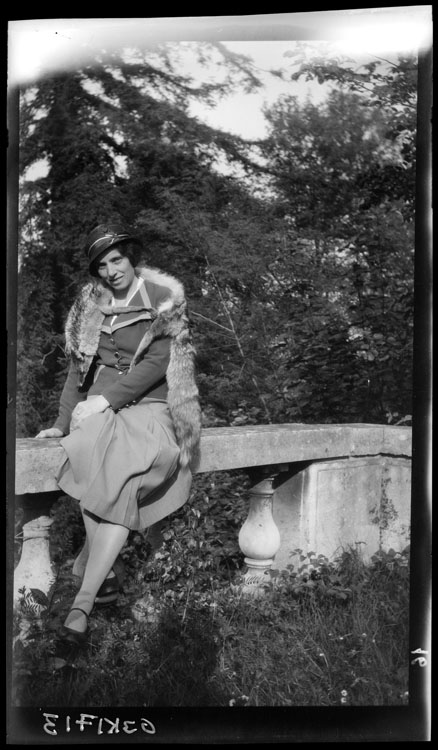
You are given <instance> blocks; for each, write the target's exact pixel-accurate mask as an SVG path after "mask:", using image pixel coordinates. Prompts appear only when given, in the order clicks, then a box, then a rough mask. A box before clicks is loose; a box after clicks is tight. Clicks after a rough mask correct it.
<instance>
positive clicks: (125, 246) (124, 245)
mask: <svg viewBox="0 0 438 750" xmlns="http://www.w3.org/2000/svg"><path fill="white" fill-rule="evenodd" d="M110 250H118V251H119V253H120V255H123V257H124V258H128V260H129V262H130V264H131V266H133V268H135V267H136V266H137V265H138V263H139V261H140V258H141V247H139V246H138V245H137V244H136V243H135V242H129V241H128V242H120V243H119V244H118V245H113V246H112V247H110V248H108V249H107V250H104V251H103V252H102V253H101V254H100V255H98V256H97V258H95V259H94V260H93V262H92V263H91V265H90V273H91V275H92V276H96V277H97V278H99V272H98V270H97V269H98V266H99V262H100V259H101V257H102V256H103V255H105V254H106V253H108V252H109V251H110Z"/></svg>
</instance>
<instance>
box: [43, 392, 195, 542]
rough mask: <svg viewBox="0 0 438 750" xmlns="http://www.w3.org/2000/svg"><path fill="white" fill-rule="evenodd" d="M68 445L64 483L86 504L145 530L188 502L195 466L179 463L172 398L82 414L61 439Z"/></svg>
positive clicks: (62, 485)
mask: <svg viewBox="0 0 438 750" xmlns="http://www.w3.org/2000/svg"><path fill="white" fill-rule="evenodd" d="M61 445H62V447H63V448H64V451H65V459H64V460H63V462H62V464H61V466H60V468H59V470H58V473H57V482H58V485H59V487H60V488H61V489H62V490H63V491H64V492H65V493H66V494H67V495H70V496H71V497H74V498H76V499H77V500H79V501H80V506H81V508H82V510H87V511H89V512H90V513H93V514H94V515H96V516H98V517H99V518H102V519H104V520H106V521H109V522H111V523H115V524H119V525H121V526H126V527H127V528H129V529H131V530H142V529H145V528H147V527H148V526H151V525H152V524H154V523H156V522H157V521H160V520H161V519H162V518H164V517H165V516H168V515H169V514H170V513H173V512H174V511H175V510H177V509H178V508H180V507H181V506H182V505H184V503H185V502H186V500H187V498H188V496H189V493H190V486H191V482H192V474H191V472H190V469H186V468H184V469H182V468H181V467H180V466H179V463H178V458H179V447H178V445H177V443H176V439H175V433H174V429H173V424H172V420H171V417H170V413H169V410H168V406H167V403H166V402H164V401H161V400H160V401H159V400H154V399H148V398H143V399H142V400H141V401H139V402H137V403H136V404H135V405H133V406H130V407H128V408H123V409H120V410H119V411H118V412H114V411H113V410H112V409H106V410H105V411H104V412H101V413H99V414H94V415H92V416H90V417H87V418H86V419H83V420H82V421H81V422H80V423H79V426H78V427H77V428H76V429H74V430H73V431H72V432H71V433H70V434H69V435H67V436H66V437H64V438H63V439H62V440H61Z"/></svg>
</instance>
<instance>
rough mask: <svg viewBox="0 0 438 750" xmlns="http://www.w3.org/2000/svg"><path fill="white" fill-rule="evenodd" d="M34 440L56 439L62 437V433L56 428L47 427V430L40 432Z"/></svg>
mask: <svg viewBox="0 0 438 750" xmlns="http://www.w3.org/2000/svg"><path fill="white" fill-rule="evenodd" d="M35 437H36V438H56V437H64V433H63V432H62V430H60V429H59V428H58V427H48V428H47V430H40V432H39V433H38V435H35Z"/></svg>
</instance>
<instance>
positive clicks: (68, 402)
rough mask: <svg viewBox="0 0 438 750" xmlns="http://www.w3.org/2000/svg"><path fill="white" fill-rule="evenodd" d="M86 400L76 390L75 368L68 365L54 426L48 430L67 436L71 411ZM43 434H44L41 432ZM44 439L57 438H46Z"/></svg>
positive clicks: (85, 396) (84, 395) (83, 394)
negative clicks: (58, 431) (57, 431)
mask: <svg viewBox="0 0 438 750" xmlns="http://www.w3.org/2000/svg"><path fill="white" fill-rule="evenodd" d="M86 398H87V394H86V393H81V392H80V391H79V390H78V382H77V372H76V370H75V367H74V365H73V363H72V364H70V368H69V371H68V375H67V378H66V381H65V383H64V388H63V389H62V393H61V397H60V399H59V413H58V417H57V419H56V421H55V424H54V425H53V427H52V428H50V429H52V430H53V429H55V430H60V431H61V433H62V435H67V434H68V432H69V429H70V420H71V415H72V412H73V409H74V408H75V406H76V405H77V404H79V403H80V402H81V401H85V399H86ZM43 432H45V431H44V430H43ZM46 437H58V436H57V435H56V436H46Z"/></svg>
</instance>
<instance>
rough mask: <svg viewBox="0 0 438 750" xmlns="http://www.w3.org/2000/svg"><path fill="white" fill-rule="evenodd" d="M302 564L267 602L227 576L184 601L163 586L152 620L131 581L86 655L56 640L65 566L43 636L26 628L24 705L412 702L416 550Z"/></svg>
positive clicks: (99, 616) (279, 580)
mask: <svg viewBox="0 0 438 750" xmlns="http://www.w3.org/2000/svg"><path fill="white" fill-rule="evenodd" d="M302 558H303V559H302V560H301V563H300V566H299V567H298V568H294V567H292V566H291V567H290V568H289V570H286V571H282V572H281V573H279V572H278V571H277V572H275V571H273V573H272V578H271V581H270V582H268V583H267V584H266V587H265V589H266V590H265V593H264V595H263V596H261V597H256V598H253V597H251V596H250V597H248V596H245V595H243V594H242V592H241V590H240V588H239V586H238V581H237V580H236V581H235V585H234V586H232V587H231V588H230V585H229V580H228V576H227V575H226V574H225V575H223V576H222V578H221V580H219V579H216V580H215V581H214V583H212V586H211V587H210V588H209V589H208V588H206V587H205V581H204V576H203V570H202V569H200V570H199V571H197V572H196V573H195V574H194V576H193V578H192V579H191V581H190V580H187V581H186V583H185V587H184V596H183V597H180V595H179V594H180V593H181V588H180V586H179V582H178V579H177V578H176V579H175V580H174V581H170V582H169V580H166V581H164V580H162V581H161V583H160V584H159V586H158V588H156V590H155V593H154V595H153V597H152V600H153V602H154V607H155V617H154V618H153V619H152V620H145V621H143V622H137V621H136V620H134V619H133V617H132V613H131V610H130V607H129V603H130V601H131V602H132V596H133V593H134V595H135V584H134V583H133V581H132V580H131V584H130V590H128V591H126V590H125V594H124V596H123V597H122V601H121V602H120V605H119V607H118V608H117V609H115V608H111V609H107V610H106V612H105V613H102V612H98V611H96V612H95V613H93V617H92V630H91V634H90V638H89V642H88V645H87V647H86V648H85V649H84V650H82V651H75V652H66V651H65V650H63V649H62V648H61V647H60V644H59V642H58V641H57V636H56V633H57V628H58V627H59V625H60V623H61V621H62V616H63V614H64V610H65V597H66V596H67V595H68V596H69V597H70V596H72V590H71V589H72V584H71V580H70V576H69V573H68V572H67V569H66V568H63V569H62V572H61V575H60V577H59V580H58V584H57V590H56V592H55V595H54V598H53V600H52V604H51V607H50V610H49V612H48V614H47V616H46V618H45V622H44V623H43V627H42V628H41V626H40V627H38V626H37V624H36V623H34V624H32V623H31V622H30V623H29V622H28V624H27V631H26V633H23V622H21V623H20V622H19V620H18V618H17V621H16V622H15V624H14V627H15V633H16V637H15V642H14V690H13V703H14V705H20V706H32V705H41V704H44V705H62V706H70V707H72V706H83V705H93V706H96V707H97V706H108V705H111V706H307V705H318V706H336V705H342V704H344V705H356V706H366V705H375V706H378V705H382V706H383V705H385V706H388V705H406V703H407V701H408V674H407V672H408V667H407V664H408V661H409V660H408V658H407V656H408V649H409V644H408V633H409V628H408V611H409V602H408V599H409V586H408V581H409V550H405V551H404V552H403V553H395V552H394V551H393V550H390V551H389V552H388V553H381V554H379V555H377V556H376V557H375V559H374V560H373V561H372V563H371V565H368V566H364V564H363V563H362V561H361V559H360V556H359V555H358V553H357V551H356V550H345V551H344V552H343V553H342V554H341V555H340V558H339V559H338V560H337V561H331V562H329V561H328V560H327V559H325V558H324V557H323V556H321V555H318V556H317V555H311V554H310V555H309V556H308V557H306V556H302ZM175 562H176V563H177V559H176V561H175ZM156 565H157V567H158V569H159V561H158V562H157V563H156ZM164 577H165V573H164V575H163V579H164ZM190 582H192V583H193V586H191V585H189V584H190ZM198 582H199V585H198ZM169 587H170V588H169ZM166 591H167V592H168V591H172V592H173V593H174V596H173V597H169V596H167V597H166V596H165V592H166ZM127 674H129V679H126V675H127Z"/></svg>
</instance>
